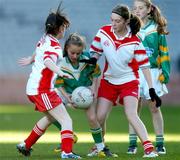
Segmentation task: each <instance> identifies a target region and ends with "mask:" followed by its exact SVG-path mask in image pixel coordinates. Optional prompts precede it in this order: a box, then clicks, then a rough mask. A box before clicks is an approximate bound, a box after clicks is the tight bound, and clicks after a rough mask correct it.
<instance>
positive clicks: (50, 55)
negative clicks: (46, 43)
mask: <svg viewBox="0 0 180 160" xmlns="http://www.w3.org/2000/svg"><path fill="white" fill-rule="evenodd" d="M62 54H63V53H62V49H60V48H57V49H56V48H54V47H51V49H50V48H49V49H48V50H47V51H44V56H43V60H44V62H45V61H46V60H48V59H50V60H52V61H53V62H54V63H56V62H57V60H58V59H59V57H61V55H62Z"/></svg>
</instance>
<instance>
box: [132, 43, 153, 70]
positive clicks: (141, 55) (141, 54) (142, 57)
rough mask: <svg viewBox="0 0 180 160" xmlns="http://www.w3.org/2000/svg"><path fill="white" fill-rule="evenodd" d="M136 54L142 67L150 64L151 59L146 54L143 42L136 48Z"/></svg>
mask: <svg viewBox="0 0 180 160" xmlns="http://www.w3.org/2000/svg"><path fill="white" fill-rule="evenodd" d="M134 55H135V59H136V61H137V62H138V65H139V67H140V68H142V67H149V66H150V63H149V59H148V56H147V54H146V50H145V48H144V46H143V44H142V43H141V42H140V43H139V44H138V45H137V47H136V48H135V50H134Z"/></svg>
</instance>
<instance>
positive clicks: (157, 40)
mask: <svg viewBox="0 0 180 160" xmlns="http://www.w3.org/2000/svg"><path fill="white" fill-rule="evenodd" d="M133 12H134V14H136V15H137V16H138V17H139V18H140V19H141V20H142V24H143V25H142V27H141V30H140V32H139V33H138V36H139V38H140V39H141V41H142V43H143V45H144V47H145V49H146V53H147V55H148V58H149V61H150V65H151V75H152V82H153V86H154V88H155V89H156V93H157V95H158V96H163V95H164V94H167V93H168V90H167V88H166V86H165V84H166V83H168V81H169V74H170V58H169V53H168V47H167V43H166V35H167V34H168V32H167V31H166V26H167V21H166V19H165V18H164V17H163V16H162V14H161V12H160V9H159V8H158V7H157V6H155V5H154V4H152V2H151V1H150V0H135V1H134V6H133ZM139 73H140V99H139V106H138V113H139V112H140V110H141V108H142V98H144V99H146V100H149V101H150V99H151V98H150V96H149V93H148V86H147V82H146V80H145V78H144V76H143V74H142V71H141V70H140V71H139ZM149 109H150V112H151V115H152V120H153V125H154V130H155V133H156V151H157V152H158V153H159V154H166V149H165V147H164V122H163V117H162V113H161V110H160V107H159V106H155V104H154V103H150V106H149ZM129 140H130V144H129V148H128V152H127V153H128V154H135V153H136V152H137V135H136V132H135V130H134V129H133V128H132V126H131V125H130V127H129Z"/></svg>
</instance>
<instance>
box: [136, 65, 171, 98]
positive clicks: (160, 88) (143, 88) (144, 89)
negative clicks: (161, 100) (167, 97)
mask: <svg viewBox="0 0 180 160" xmlns="http://www.w3.org/2000/svg"><path fill="white" fill-rule="evenodd" d="M150 71H151V77H152V84H153V87H154V89H155V91H156V94H157V95H158V96H159V97H161V96H163V95H164V94H167V93H168V90H167V87H166V85H165V84H162V83H161V82H160V81H159V80H158V78H159V75H160V74H161V73H162V71H161V70H160V69H158V68H153V69H150ZM139 81H140V97H142V98H145V99H147V100H149V99H151V98H150V96H149V87H148V84H147V82H146V79H145V77H144V74H143V72H142V70H141V69H139Z"/></svg>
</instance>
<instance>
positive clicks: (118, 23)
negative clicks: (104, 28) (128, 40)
mask: <svg viewBox="0 0 180 160" xmlns="http://www.w3.org/2000/svg"><path fill="white" fill-rule="evenodd" d="M111 23H112V28H113V30H114V32H115V33H120V32H122V31H124V29H125V28H126V25H127V22H126V21H125V19H124V18H123V17H121V16H120V15H118V14H116V13H112V14H111Z"/></svg>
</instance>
